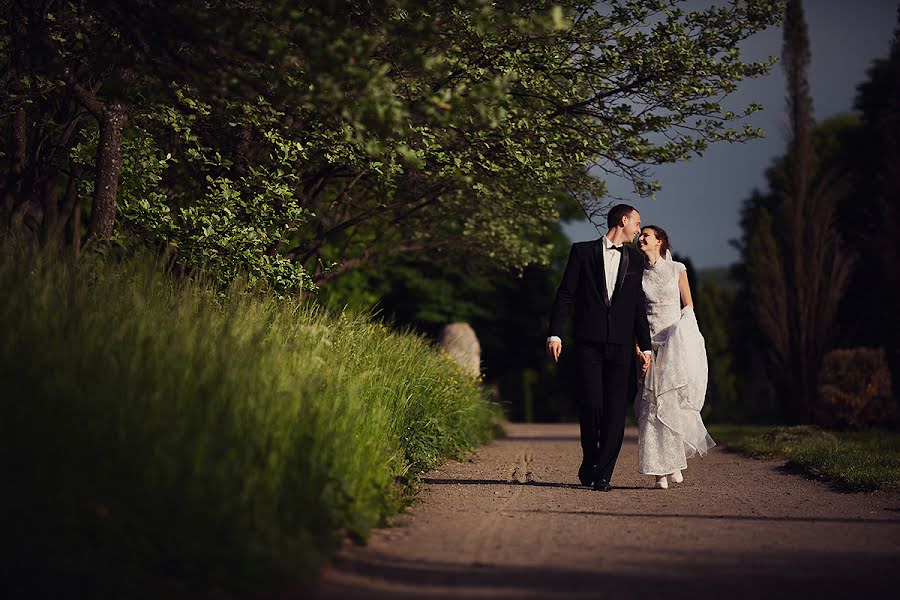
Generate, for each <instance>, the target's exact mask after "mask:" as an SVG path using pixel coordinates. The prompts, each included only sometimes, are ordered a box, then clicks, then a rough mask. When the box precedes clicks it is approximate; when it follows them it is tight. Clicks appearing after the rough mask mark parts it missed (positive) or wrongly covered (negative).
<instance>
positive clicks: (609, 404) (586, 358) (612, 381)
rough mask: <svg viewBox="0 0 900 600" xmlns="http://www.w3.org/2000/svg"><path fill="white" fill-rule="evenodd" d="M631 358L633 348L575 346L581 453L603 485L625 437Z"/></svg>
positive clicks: (610, 345) (581, 343) (580, 343)
mask: <svg viewBox="0 0 900 600" xmlns="http://www.w3.org/2000/svg"><path fill="white" fill-rule="evenodd" d="M633 354H634V345H633V344H632V345H624V344H607V343H590V342H577V343H576V344H575V373H576V375H575V376H576V378H577V386H576V389H577V394H578V404H579V417H580V422H581V450H582V452H583V453H584V460H585V463H587V464H592V465H596V471H595V472H596V473H597V474H598V478H599V479H605V480H606V481H609V480H610V478H611V477H612V473H613V469H614V468H615V466H616V459H617V458H618V457H619V450H621V449H622V438H623V437H624V435H625V410H626V408H627V404H628V398H627V395H628V388H629V386H628V383H629V382H628V378H629V377H630V376H631V375H632V360H633Z"/></svg>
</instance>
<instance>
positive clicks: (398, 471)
mask: <svg viewBox="0 0 900 600" xmlns="http://www.w3.org/2000/svg"><path fill="white" fill-rule="evenodd" d="M0 386H2V387H0V440H2V452H0V468H2V472H0V477H2V481H3V493H2V494H0V511H2V519H3V542H2V543H3V545H4V554H5V555H6V556H7V557H8V558H7V559H6V560H5V561H4V564H3V565H2V567H0V569H3V571H5V572H4V573H2V583H3V585H4V586H6V587H13V588H15V589H17V590H18V591H19V592H20V593H24V594H26V595H29V596H30V595H44V594H46V595H50V594H52V595H54V596H59V595H64V596H78V597H100V596H116V597H166V596H170V597H171V596H178V595H190V596H194V595H197V594H200V595H203V594H204V593H207V592H211V591H213V592H214V591H215V590H218V589H227V590H248V589H249V590H254V591H265V590H271V589H276V588H277V587H278V586H279V585H281V584H282V582H284V581H285V580H289V581H293V582H295V583H296V582H300V584H301V585H302V584H303V583H304V582H310V581H311V580H312V579H314V577H315V575H316V573H317V571H318V569H319V568H320V567H321V565H322V564H323V561H324V560H325V559H326V558H327V557H328V555H329V554H330V553H331V552H332V551H333V550H334V549H335V548H336V546H337V544H338V543H339V541H340V539H341V538H342V537H343V536H345V535H350V536H353V537H357V538H364V537H365V536H366V534H367V532H368V531H369V530H370V528H372V527H373V526H374V525H376V524H378V523H380V522H383V521H384V520H385V519H386V518H388V517H389V516H390V515H391V514H393V513H395V512H396V511H397V510H398V509H400V508H401V507H402V504H403V503H404V501H405V500H407V499H408V498H407V497H405V496H404V494H405V492H406V491H407V489H408V488H407V485H406V484H407V483H408V482H409V481H410V480H411V478H413V477H414V475H415V474H417V473H419V472H421V471H422V470H423V469H426V468H428V467H430V466H432V465H435V464H436V463H438V462H440V461H442V460H444V459H446V458H447V457H451V456H455V455H459V454H460V453H461V452H463V451H465V450H466V449H470V448H473V447H475V446H477V445H478V444H479V443H481V442H482V441H483V440H485V439H486V438H487V437H488V436H489V435H490V433H491V428H492V420H493V419H494V416H495V415H496V411H495V409H494V408H493V407H492V406H491V405H490V404H489V403H488V402H487V401H486V399H485V397H484V395H483V392H482V391H481V389H480V387H479V384H478V382H477V381H474V380H473V379H472V378H471V377H467V376H464V375H462V374H461V373H460V371H459V369H458V368H457V367H456V365H455V364H454V363H453V362H452V361H450V360H449V359H448V358H447V357H446V356H444V355H442V354H441V353H439V352H438V351H436V350H434V349H433V348H432V347H430V346H429V344H428V343H427V342H426V341H425V340H423V339H421V338H420V337H417V336H414V335H411V334H404V333H393V332H391V331H389V330H388V329H386V328H385V327H384V326H382V325H380V324H378V323H375V322H372V321H370V320H369V319H368V318H365V317H349V316H347V315H340V316H337V315H329V314H326V313H325V312H322V311H321V310H319V309H317V308H316V307H315V306H314V305H311V304H309V303H302V302H291V301H283V300H278V299H276V298H273V297H267V296H265V295H264V294H261V293H251V292H248V291H247V290H242V289H240V288H237V287H236V288H234V289H231V290H228V291H226V292H225V293H218V292H216V291H215V290H212V289H210V288H209V287H208V286H206V285H204V284H203V283H202V282H197V281H175V280H173V279H172V278H169V277H167V276H164V275H161V274H160V273H159V272H158V271H157V270H156V269H155V268H154V266H153V265H152V264H149V263H147V262H146V261H144V262H142V261H126V262H118V263H117V262H114V261H106V262H103V263H99V262H98V263H94V264H89V265H82V266H79V267H77V268H76V267H71V266H69V267H61V266H59V265H53V264H47V263H45V262H43V261H41V260H39V259H35V258H34V257H29V256H28V255H24V254H9V253H7V254H6V255H5V256H4V257H2V259H0Z"/></svg>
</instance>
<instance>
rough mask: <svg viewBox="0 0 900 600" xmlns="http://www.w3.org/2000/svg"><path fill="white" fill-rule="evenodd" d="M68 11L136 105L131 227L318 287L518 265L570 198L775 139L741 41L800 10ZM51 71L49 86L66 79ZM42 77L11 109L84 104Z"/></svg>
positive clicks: (88, 58) (430, 6) (274, 5)
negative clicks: (391, 268)
mask: <svg viewBox="0 0 900 600" xmlns="http://www.w3.org/2000/svg"><path fill="white" fill-rule="evenodd" d="M57 13H58V14H57ZM54 14H55V16H56V21H54V22H53V24H52V27H56V28H58V29H59V31H60V34H61V35H62V37H63V38H64V41H60V42H58V43H57V46H58V48H57V50H58V54H59V56H58V60H59V63H60V64H67V63H68V62H69V61H71V60H74V59H73V58H72V57H74V56H75V55H76V54H77V52H81V53H82V54H83V55H84V57H85V58H84V60H85V62H84V63H83V64H84V65H86V66H85V67H83V68H82V70H83V71H84V72H83V73H81V72H80V71H79V74H78V75H77V76H78V77H79V78H80V80H79V82H80V85H82V86H90V85H95V82H104V84H103V85H102V86H100V87H99V88H98V92H97V93H98V98H99V99H100V100H101V101H105V100H106V98H105V97H104V94H107V93H108V94H110V97H115V98H116V100H117V101H120V102H126V103H127V105H128V113H129V116H130V118H131V119H132V125H131V127H130V129H129V130H128V133H127V138H128V142H127V144H126V145H127V146H128V147H127V148H126V149H125V150H126V154H128V155H129V156H130V157H131V158H129V159H128V160H129V161H131V162H129V163H128V170H125V171H123V178H125V179H126V180H127V182H126V184H125V185H124V186H123V191H122V193H121V194H120V196H121V197H120V202H121V203H122V208H121V211H120V213H121V216H122V220H123V222H122V226H123V231H128V232H130V233H132V234H135V235H136V236H137V238H138V239H140V240H142V241H144V242H146V243H149V244H151V245H153V246H159V247H175V248H177V249H178V254H177V257H176V259H177V260H178V261H180V262H182V263H183V264H185V265H188V266H190V268H193V267H194V266H195V265H200V264H208V265H216V266H215V268H216V269H219V270H220V273H221V276H222V277H223V278H225V279H227V278H228V277H231V276H232V274H233V273H235V272H237V270H238V265H243V266H244V268H245V269H246V270H247V271H249V272H251V273H255V274H256V276H259V277H260V278H263V279H266V278H268V277H269V276H270V275H271V277H272V278H278V279H279V281H282V280H283V277H282V276H281V274H282V271H281V270H279V269H288V265H290V270H293V271H296V272H297V273H301V272H302V273H306V274H308V277H306V278H304V277H300V278H299V279H296V281H301V280H302V281H303V282H304V283H303V286H305V287H302V288H298V289H310V288H311V287H312V285H313V284H312V282H313V281H315V282H317V283H324V282H326V281H328V280H329V279H330V278H334V277H337V276H340V275H341V274H343V273H344V272H346V271H347V270H349V269H352V268H355V267H357V266H360V265H364V264H367V263H373V262H377V261H379V260H383V259H385V258H386V257H388V256H390V255H392V254H397V253H403V252H409V253H427V254H428V255H429V256H431V257H434V258H436V259H441V260H462V259H467V258H473V257H475V258H477V257H481V258H484V257H487V258H488V259H489V260H488V262H490V263H492V264H493V265H495V266H497V267H500V268H514V269H518V268H522V267H523V266H524V265H528V264H532V263H536V262H542V261H545V260H546V259H547V256H548V255H547V252H546V249H545V248H543V246H542V245H541V244H540V243H538V242H537V241H536V240H537V239H539V238H540V234H541V232H544V231H546V229H547V228H548V227H549V226H550V225H552V224H553V223H554V222H555V221H556V219H557V218H558V214H557V212H556V208H555V207H556V203H555V200H554V199H555V198H557V197H558V196H559V195H561V194H565V195H568V196H570V197H572V198H575V199H577V200H578V201H579V202H580V203H581V205H582V207H583V209H584V212H585V213H586V214H587V215H588V216H589V217H593V218H601V219H602V215H603V212H604V208H605V206H606V200H605V199H604V194H605V190H606V186H605V181H604V180H605V179H606V178H607V177H611V176H612V177H624V178H626V179H627V180H630V181H631V182H632V184H633V186H634V190H635V192H636V193H638V194H652V193H653V191H654V190H655V189H656V188H657V187H658V186H657V185H656V184H655V183H654V182H653V181H652V179H651V177H652V173H651V172H650V171H649V167H650V166H652V165H655V164H660V163H664V162H675V161H679V160H685V159H687V158H688V157H690V156H691V155H692V154H695V153H699V152H702V151H704V150H705V149H706V147H707V146H708V144H709V143H711V142H715V141H744V140H748V139H752V138H753V137H757V136H758V135H759V134H760V132H759V131H758V130H756V129H752V128H735V127H733V123H734V122H736V121H737V120H738V119H740V118H741V116H742V115H745V114H749V113H750V112H752V111H753V110H756V109H757V107H755V106H753V105H751V106H749V107H747V108H746V110H744V111H735V112H728V111H725V110H723V109H722V108H721V106H720V104H719V101H720V99H721V97H722V96H723V95H724V94H727V93H728V92H730V91H733V90H734V86H735V83H736V82H737V81H739V80H741V79H743V78H746V77H753V76H756V75H759V74H762V73H764V72H765V71H766V69H767V68H768V66H769V64H770V63H768V62H766V63H743V62H742V61H741V60H740V56H739V54H738V52H737V44H738V42H740V41H741V40H742V39H744V38H746V37H747V36H749V35H751V34H753V33H754V32H756V31H758V30H760V29H762V28H764V27H766V26H767V25H769V24H771V23H773V22H774V21H775V20H776V19H777V16H778V10H777V3H775V2H763V1H760V0H748V1H746V2H737V3H735V4H734V5H731V6H729V7H727V8H718V7H713V8H709V9H707V10H704V11H698V12H691V13H685V12H684V11H682V10H680V9H679V8H678V7H677V3H672V2H663V1H659V0H629V1H625V0H610V1H608V2H605V3H603V4H600V5H597V6H595V5H594V4H592V3H583V2H577V1H570V2H543V1H539V2H527V3H524V2H523V3H519V2H514V3H511V4H510V3H507V4H504V5H503V6H502V7H501V6H499V5H495V4H491V3H487V2H483V1H482V0H457V1H456V2H453V3H449V4H448V3H446V2H438V1H437V0H425V1H424V2H423V1H416V2H413V1H412V0H383V1H381V2H375V3H371V2H366V3H359V2H356V1H350V0H348V1H340V2H333V3H324V4H321V3H314V4H312V5H308V6H303V7H301V8H298V6H297V5H296V3H293V2H285V1H275V2H267V3H260V2H234V1H231V0H215V1H213V2H208V3H202V4H197V3H189V2H172V3H166V4H165V6H163V5H161V4H157V3H154V2H149V3H148V2H144V1H143V0H126V1H125V2H123V3H120V5H118V8H116V7H107V8H103V9H102V10H101V9H100V8H99V7H98V6H97V5H95V4H94V3H78V2H74V3H69V4H67V5H65V6H63V5H60V7H59V8H58V10H57V11H56V12H55V13H54ZM162 23H166V24H167V25H169V24H170V25H171V26H172V32H171V34H170V35H168V36H167V37H166V38H165V39H164V40H163V39H160V37H159V36H158V35H157V33H156V32H157V31H158V29H157V28H156V26H157V25H159V24H162ZM6 25H7V26H6V27H5V30H6V31H7V33H8V34H10V35H9V36H7V37H9V38H10V39H12V37H11V34H12V33H13V31H12V29H11V26H10V23H9V22H7V23H6ZM48 27H50V26H48ZM101 31H115V32H116V33H117V35H116V36H114V37H112V38H107V37H103V36H100V34H99V32H101ZM119 34H121V35H119ZM79 36H80V37H79ZM2 39H5V38H0V40H2ZM76 39H84V40H86V41H85V42H78V43H77V44H76V43H75V42H73V41H72V40H76ZM107 44H109V45H110V46H107ZM76 49H78V50H77V52H76ZM101 49H102V50H103V51H102V52H101ZM0 53H6V54H3V55H8V52H7V51H6V50H5V46H3V45H0ZM101 54H102V56H103V60H99V58H98V57H100V56H101ZM92 61H93V62H92ZM42 69H43V67H41V69H38V68H34V69H32V70H33V71H34V72H33V73H26V75H30V76H32V79H33V80H34V81H35V82H37V81H39V79H38V78H39V77H43V78H44V79H43V80H44V81H48V82H54V81H57V79H58V78H57V77H56V75H59V74H55V73H49V74H47V73H43V72H42ZM50 70H51V71H52V69H50ZM70 75H71V73H70ZM126 81H128V83H127V84H126V83H125V82H126ZM107 83H109V84H110V85H107ZM68 85H73V84H68ZM26 87H28V88H30V90H29V91H28V93H25V92H19V93H18V95H13V94H8V95H5V96H4V99H8V100H11V101H15V102H21V101H23V98H27V97H29V94H32V95H34V94H38V95H40V96H42V97H45V98H54V99H55V100H57V101H65V99H66V98H68V96H66V94H67V93H68V91H67V89H65V88H60V87H59V85H58V84H56V83H54V84H47V85H42V84H30V85H29V86H26ZM67 87H68V86H67ZM108 90H109V91H108ZM41 110H45V109H43V108H42V109H41ZM58 112H59V111H57V112H46V114H45V116H43V117H42V116H40V115H35V116H34V118H33V119H32V120H33V121H34V122H45V121H47V120H48V119H49V117H48V116H46V115H50V114H53V115H56V114H57V113H58ZM54 118H56V117H54ZM74 118H75V117H72V119H74ZM83 129H84V131H85V132H91V131H94V130H95V129H96V125H95V124H94V123H90V124H89V125H88V126H86V127H84V128H83ZM81 139H84V138H83V137H82V138H81ZM139 139H142V140H143V141H139ZM79 143H81V142H79ZM79 154H83V153H79ZM160 156H169V157H170V158H169V159H166V160H165V161H162V160H161V159H160ZM81 161H82V162H81V164H82V165H83V166H85V167H88V166H90V165H89V164H88V163H89V162H90V160H89V159H88V158H86V157H85V156H82V158H81ZM89 172H90V169H83V170H82V173H84V174H85V175H84V176H83V177H84V180H83V181H82V182H81V185H80V186H79V187H80V188H84V189H87V188H89V187H90V185H91V182H90V181H88V179H89V177H88V176H87V175H86V174H87V173H89ZM138 174H140V176H138ZM148 206H149V208H148ZM164 208H165V210H164ZM214 216H215V217H216V219H219V220H213V217H214ZM242 237H243V238H244V239H243V241H241V238H242ZM201 242H202V243H201ZM225 257H227V259H226V258H225ZM332 261H333V262H336V263H337V266H336V267H335V268H333V269H330V270H327V271H326V270H324V269H323V268H322V267H321V265H322V264H323V262H332ZM272 269H275V270H272ZM293 271H292V272H293ZM267 273H268V274H270V275H267ZM289 279H290V278H289ZM273 280H274V279H273ZM279 285H281V284H279ZM282 289H283V291H284V292H285V293H288V292H289V291H290V290H288V289H287V288H282ZM294 291H297V290H294Z"/></svg>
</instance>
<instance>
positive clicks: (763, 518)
mask: <svg viewBox="0 0 900 600" xmlns="http://www.w3.org/2000/svg"><path fill="white" fill-rule="evenodd" d="M505 512H518V513H538V514H554V515H583V516H585V517H632V518H637V519H681V520H689V519H706V520H713V521H771V522H778V523H842V524H850V525H856V524H862V523H865V524H870V523H877V524H879V525H900V519H896V518H888V519H841V518H835V517H774V516H772V517H769V516H765V515H698V514H660V513H625V512H621V513H620V512H598V511H587V510H584V511H582V510H576V511H569V510H508V511H505Z"/></svg>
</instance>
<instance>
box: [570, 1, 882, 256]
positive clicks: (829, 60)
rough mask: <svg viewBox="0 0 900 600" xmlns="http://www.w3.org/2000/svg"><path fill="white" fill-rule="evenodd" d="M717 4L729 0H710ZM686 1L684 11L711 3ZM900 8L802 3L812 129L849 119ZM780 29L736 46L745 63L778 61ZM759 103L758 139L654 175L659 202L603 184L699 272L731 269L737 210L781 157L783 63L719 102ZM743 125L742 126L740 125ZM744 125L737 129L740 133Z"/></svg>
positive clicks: (720, 146) (714, 148) (581, 236)
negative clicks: (842, 115)
mask: <svg viewBox="0 0 900 600" xmlns="http://www.w3.org/2000/svg"><path fill="white" fill-rule="evenodd" d="M715 1H716V3H720V4H723V3H725V0H715ZM712 3H713V2H712V1H711V0H705V1H704V0H687V2H685V3H684V4H683V6H684V7H685V8H686V9H687V10H697V9H701V8H704V7H706V6H709V5H711V4H712ZM898 3H900V0H807V1H806V2H804V3H803V6H804V9H805V12H806V23H807V27H808V29H809V38H810V49H811V54H812V62H811V64H810V70H809V74H808V78H809V83H810V89H811V92H812V97H813V110H814V115H815V118H816V120H817V121H821V120H824V119H826V118H828V117H831V116H834V115H836V114H840V113H844V112H849V111H852V109H853V101H854V98H855V96H856V86H857V85H858V84H859V83H861V82H862V81H864V80H865V79H866V71H867V69H868V68H869V67H870V66H871V64H872V61H873V60H875V59H876V58H885V57H887V55H888V51H889V48H890V42H891V38H892V37H893V33H894V29H895V27H896V24H897V6H898ZM781 33H782V32H781V27H780V26H777V27H772V28H770V29H767V30H765V31H763V32H761V33H758V34H756V35H754V36H752V37H751V38H749V39H747V40H745V41H744V42H743V43H742V45H741V53H742V55H743V56H744V58H745V60H764V59H766V58H767V57H769V56H773V55H774V56H778V55H780V54H781V45H782V38H781ZM751 102H759V103H760V104H762V105H763V107H764V110H762V111H760V112H757V113H755V114H754V115H751V116H750V117H748V118H747V119H746V122H748V123H750V124H752V125H753V126H755V127H761V128H762V129H763V130H765V132H766V137H765V138H763V139H758V140H753V141H750V142H746V143H741V144H729V143H727V142H717V143H715V144H711V145H710V146H709V148H708V149H707V150H706V152H705V153H704V155H703V156H702V157H695V158H692V159H691V160H690V161H688V162H682V163H676V164H672V165H663V166H660V167H656V168H655V170H654V171H653V178H654V179H656V180H658V181H659V183H660V184H661V186H662V189H661V190H660V191H659V192H657V194H656V198H655V199H649V198H641V197H638V196H636V195H635V194H634V193H633V192H632V191H631V187H630V185H629V184H627V183H623V182H616V181H608V185H609V189H610V192H612V193H614V194H615V195H618V196H621V197H624V198H626V199H627V201H628V203H629V204H631V205H633V206H634V207H635V208H637V209H638V211H640V213H641V222H642V224H647V225H649V224H654V225H659V226H660V227H662V228H663V229H665V230H666V232H667V233H668V234H669V239H670V241H671V244H672V251H673V252H676V253H678V254H681V255H683V256H687V257H688V258H690V259H691V261H692V262H693V263H694V266H695V267H697V268H699V269H706V268H712V267H718V266H726V265H730V264H732V263H734V262H736V261H737V260H738V252H737V250H735V249H734V248H733V247H732V246H731V244H730V243H729V241H730V240H733V239H736V238H738V237H740V229H739V226H738V218H739V217H738V216H739V212H740V207H741V203H742V202H743V200H744V199H745V198H747V197H748V196H749V195H750V193H751V192H752V191H753V189H754V188H758V189H764V188H765V185H766V184H765V178H764V172H765V169H766V168H767V167H768V166H769V165H770V164H771V162H772V160H773V159H774V158H775V157H777V156H780V155H781V154H783V153H784V148H785V144H786V140H787V138H786V131H787V120H786V117H785V114H784V109H785V79H784V72H783V70H782V69H781V66H780V64H779V65H776V66H775V67H774V68H772V69H771V70H770V72H769V74H768V75H767V76H765V77H761V78H758V79H753V80H747V81H744V82H742V83H741V84H740V86H739V88H738V90H737V91H736V92H735V93H734V94H732V95H731V96H729V99H728V100H726V102H725V103H724V104H725V105H726V107H728V108H734V107H743V106H746V105H748V104H750V103H751ZM738 123H742V122H738ZM741 126H742V125H740V124H739V125H737V127H736V128H740V127H741ZM564 230H565V232H566V234H567V235H568V236H569V238H570V239H571V240H572V241H573V242H577V241H583V240H590V239H595V238H596V237H597V236H598V235H600V233H605V231H606V228H605V227H604V228H603V231H602V232H600V233H598V231H597V229H595V228H594V226H593V225H591V224H589V223H587V222H578V223H572V224H568V225H565V226H564Z"/></svg>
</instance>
